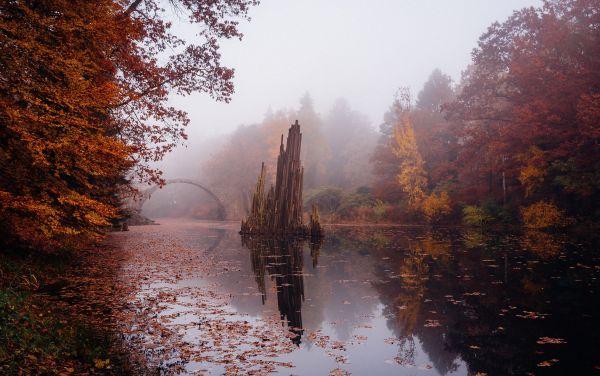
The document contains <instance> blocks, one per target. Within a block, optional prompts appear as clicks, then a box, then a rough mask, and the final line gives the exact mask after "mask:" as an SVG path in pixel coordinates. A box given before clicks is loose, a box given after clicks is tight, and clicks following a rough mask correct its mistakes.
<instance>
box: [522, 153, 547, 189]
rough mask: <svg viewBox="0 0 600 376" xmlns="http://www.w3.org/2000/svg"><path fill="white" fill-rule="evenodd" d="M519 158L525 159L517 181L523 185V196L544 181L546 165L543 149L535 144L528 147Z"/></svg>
mask: <svg viewBox="0 0 600 376" xmlns="http://www.w3.org/2000/svg"><path fill="white" fill-rule="evenodd" d="M520 159H521V160H525V161H526V164H525V166H524V167H523V168H522V169H521V171H520V173H519V181H520V182H521V184H523V186H524V187H525V197H528V196H530V195H531V194H532V193H533V192H535V191H536V190H537V189H538V188H539V187H540V186H541V185H542V184H543V183H544V178H545V177H546V174H547V167H548V166H547V163H546V161H545V159H544V151H542V150H541V149H540V148H538V147H537V146H532V147H530V148H529V150H528V152H527V153H525V155H522V156H521V158H520Z"/></svg>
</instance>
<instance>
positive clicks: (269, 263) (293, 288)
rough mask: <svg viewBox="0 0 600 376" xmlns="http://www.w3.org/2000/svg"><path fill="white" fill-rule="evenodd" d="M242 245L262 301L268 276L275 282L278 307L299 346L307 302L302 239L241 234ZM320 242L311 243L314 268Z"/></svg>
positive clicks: (263, 301)
mask: <svg viewBox="0 0 600 376" xmlns="http://www.w3.org/2000/svg"><path fill="white" fill-rule="evenodd" d="M242 245H243V246H245V247H247V248H248V249H249V250H250V255H251V262H252V270H253V271H254V275H255V280H256V283H257V285H258V290H259V292H260V293H261V299H262V303H263V304H265V302H266V300H267V291H266V284H265V278H271V280H273V281H274V282H275V288H276V295H277V307H278V309H279V314H280V316H281V320H282V321H284V322H285V323H287V325H288V328H289V330H290V331H291V332H292V333H293V337H292V341H293V342H294V343H295V344H296V345H300V343H301V338H302V334H303V333H304V330H303V327H302V303H303V302H304V274H303V265H304V260H303V251H302V247H303V245H304V242H303V241H301V240H273V239H261V238H253V237H246V236H244V237H242ZM319 249H320V244H317V243H311V247H310V255H311V258H312V265H313V267H316V266H317V262H318V257H319Z"/></svg>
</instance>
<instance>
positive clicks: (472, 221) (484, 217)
mask: <svg viewBox="0 0 600 376" xmlns="http://www.w3.org/2000/svg"><path fill="white" fill-rule="evenodd" d="M493 219H494V218H493V217H492V216H491V215H489V214H488V213H487V212H486V211H485V210H484V209H483V208H482V207H480V206H475V205H468V206H465V207H464V208H463V223H465V224H466V225H468V226H483V225H485V224H487V223H489V222H491V221H492V220H493Z"/></svg>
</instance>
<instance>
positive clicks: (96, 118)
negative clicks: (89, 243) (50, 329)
mask: <svg viewBox="0 0 600 376" xmlns="http://www.w3.org/2000/svg"><path fill="white" fill-rule="evenodd" d="M173 3H176V2H173ZM254 3H255V1H252V0H248V1H246V0H220V1H211V2H205V1H199V2H183V1H182V2H181V4H179V5H178V6H181V7H184V8H187V10H188V11H189V12H190V16H191V18H192V22H194V23H198V24H202V25H204V26H206V30H204V32H203V36H204V38H205V40H204V41H201V42H199V43H197V44H189V45H188V46H186V47H185V48H183V49H180V48H179V47H181V46H182V45H183V44H184V43H183V40H181V39H179V38H177V36H175V35H173V34H171V33H170V32H169V28H170V23H168V22H166V21H165V20H164V19H163V18H162V17H164V15H163V13H162V12H161V11H160V9H159V4H158V1H153V0H148V1H144V2H140V1H131V2H130V3H127V2H122V1H115V0H98V1H92V2H90V1H82V0H75V1H67V0H41V1H19V2H14V1H12V2H2V4H1V5H0V46H2V53H1V54H0V216H1V218H2V221H1V222H0V235H1V236H2V239H3V241H4V242H8V243H13V244H14V243H18V244H25V245H34V246H38V247H47V248H54V247H57V246H65V245H69V244H74V242H77V241H81V240H85V239H90V238H95V237H97V236H99V235H100V234H101V233H102V231H103V229H104V227H106V226H107V225H109V223H110V221H111V220H112V219H114V218H116V217H118V216H119V214H120V213H119V211H120V209H119V205H120V202H119V194H120V188H122V187H126V186H127V183H128V182H127V180H126V179H125V176H126V175H127V174H128V173H130V171H131V169H132V168H133V167H134V166H135V167H136V171H137V175H138V176H140V177H142V178H144V179H145V180H152V181H158V180H159V176H160V174H159V173H158V172H157V171H154V170H153V169H151V168H149V167H148V165H147V163H148V162H151V161H156V160H158V159H160V158H161V157H162V156H163V155H164V153H166V152H167V151H169V150H170V149H171V148H172V147H173V145H175V143H176V142H178V140H181V139H184V138H185V134H184V133H183V127H184V126H185V125H186V124H187V122H188V119H187V116H186V114H185V113H184V112H182V111H179V110H177V109H174V108H172V107H171V106H169V105H168V104H167V100H168V95H169V92H170V91H176V92H177V93H179V94H189V93H191V92H192V91H201V92H206V93H209V94H211V95H212V96H213V97H215V98H216V99H218V100H228V98H229V95H230V94H231V93H232V91H233V87H232V85H231V77H232V71H231V70H230V69H226V68H223V67H221V66H220V64H219V57H220V56H219V54H218V52H217V51H218V47H219V46H218V43H217V40H218V38H230V37H240V36H241V34H240V33H239V32H238V30H237V27H236V25H237V23H236V22H233V21H232V17H235V16H241V17H245V15H246V12H247V10H248V6H249V5H251V4H254ZM225 18H226V20H225ZM180 50H181V51H180ZM173 51H177V52H173ZM158 56H160V57H161V59H162V60H161V61H165V60H166V63H165V64H163V65H161V64H159V60H158V59H157V57H158Z"/></svg>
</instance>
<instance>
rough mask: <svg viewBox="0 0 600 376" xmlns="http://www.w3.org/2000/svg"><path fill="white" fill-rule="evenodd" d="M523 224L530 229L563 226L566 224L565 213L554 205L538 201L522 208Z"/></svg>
mask: <svg viewBox="0 0 600 376" xmlns="http://www.w3.org/2000/svg"><path fill="white" fill-rule="evenodd" d="M521 217H522V219H523V224H524V225H525V226H526V227H530V228H547V227H556V226H563V225H564V224H565V223H566V218H565V215H564V213H563V212H562V211H561V210H560V209H559V208H558V207H557V206H556V205H554V204H553V203H551V202H546V201H538V202H536V203H535V204H532V205H530V206H527V207H524V208H521Z"/></svg>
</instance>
